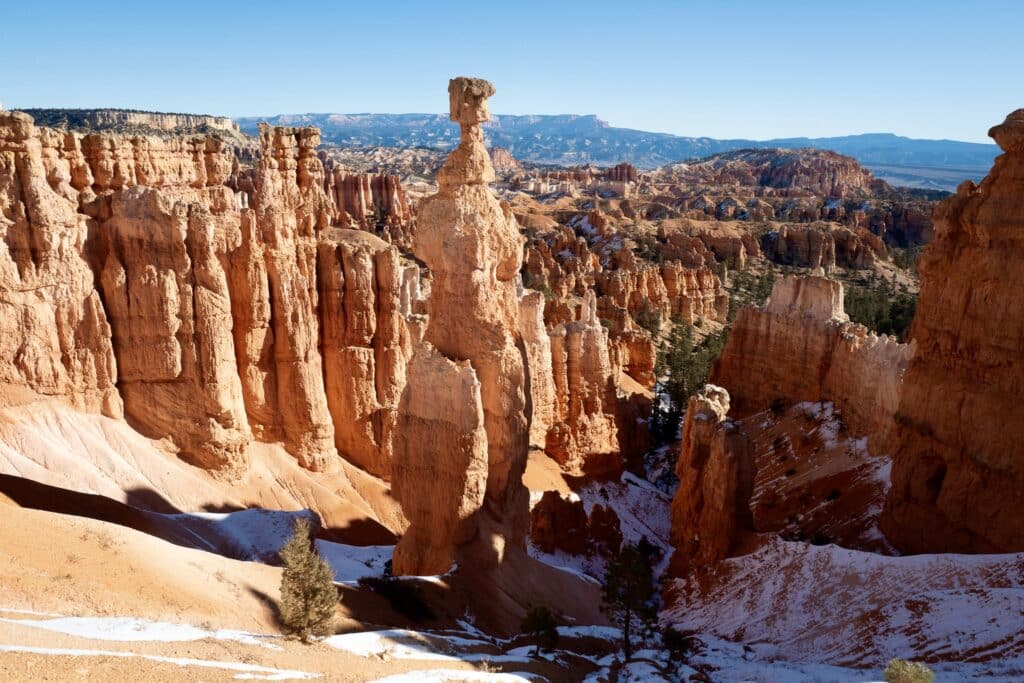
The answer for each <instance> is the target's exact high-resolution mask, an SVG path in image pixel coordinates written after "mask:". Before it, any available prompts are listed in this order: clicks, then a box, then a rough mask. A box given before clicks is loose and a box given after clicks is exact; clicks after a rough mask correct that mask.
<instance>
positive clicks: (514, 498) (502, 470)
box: [393, 78, 529, 574]
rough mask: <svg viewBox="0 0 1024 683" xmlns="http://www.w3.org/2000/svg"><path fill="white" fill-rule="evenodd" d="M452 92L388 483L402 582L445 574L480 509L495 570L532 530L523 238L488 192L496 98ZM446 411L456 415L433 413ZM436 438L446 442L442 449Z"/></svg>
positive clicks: (420, 217) (488, 89)
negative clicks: (426, 287)
mask: <svg viewBox="0 0 1024 683" xmlns="http://www.w3.org/2000/svg"><path fill="white" fill-rule="evenodd" d="M448 92H449V99H450V108H451V118H452V120H453V121H456V122H458V123H459V125H460V127H461V130H462V134H461V142H460V144H459V147H458V148H457V149H456V150H455V151H454V152H452V154H451V156H449V158H448V160H447V161H446V162H445V164H444V166H443V167H442V168H441V170H440V171H439V172H438V175H437V179H438V184H439V188H440V189H439V191H438V193H437V194H436V195H434V196H432V197H430V198H429V199H427V200H425V201H424V202H423V203H422V204H421V206H420V207H419V210H418V213H417V232H416V237H415V252H416V255H417V256H418V257H419V258H420V259H421V260H422V261H423V262H424V263H426V264H427V266H428V267H429V268H430V271H431V274H432V276H433V283H432V291H431V296H430V300H429V302H428V306H427V310H428V313H429V322H428V323H427V328H426V330H425V332H424V341H423V344H422V345H421V346H419V347H417V349H416V351H415V354H414V356H413V360H412V362H411V365H410V381H409V382H408V383H407V385H406V388H405V392H404V394H403V396H402V399H401V401H400V404H399V409H398V410H399V418H398V419H399V430H400V432H401V433H402V436H400V437H399V440H398V442H397V443H396V448H395V456H394V464H393V482H394V491H395V494H396V496H397V497H398V499H399V501H400V502H401V503H402V508H403V510H404V511H405V514H406V516H407V517H408V518H409V522H410V530H409V532H408V533H407V534H406V535H405V536H403V538H402V540H401V542H400V543H399V545H398V547H397V548H396V550H395V557H394V571H395V572H396V573H399V574H434V573H438V572H443V571H446V570H447V569H448V567H449V565H450V563H451V559H452V557H453V553H454V550H455V548H456V547H457V546H458V545H460V544H462V543H464V542H466V541H468V540H469V538H468V536H469V535H470V534H471V532H472V530H473V522H472V518H473V517H474V516H480V511H481V509H483V508H486V513H485V514H486V515H489V516H490V518H491V519H492V520H495V521H496V524H498V525H499V526H500V527H501V532H500V534H499V535H500V536H502V537H503V539H504V540H502V541H499V542H497V543H496V544H495V545H494V552H495V556H496V557H495V559H500V553H501V548H503V547H504V543H506V542H512V543H515V544H519V545H521V544H523V543H524V538H525V532H526V527H527V525H528V516H527V506H528V494H527V491H526V489H525V487H524V486H523V485H522V473H523V470H524V469H525V466H526V454H527V449H528V446H529V425H528V418H527V414H526V406H527V402H526V375H525V362H524V349H523V348H522V342H521V341H520V333H519V306H520V304H519V291H518V289H519V286H518V281H519V277H518V275H519V269H520V266H521V265H522V249H523V238H522V237H521V236H520V234H519V229H518V226H517V224H516V221H515V218H514V217H513V216H512V213H511V210H510V209H509V207H508V205H506V204H502V203H499V202H498V200H497V199H496V198H495V197H494V194H493V193H492V191H491V189H490V188H489V187H488V186H487V184H488V183H489V182H491V181H493V180H494V169H493V167H492V166H491V160H490V156H489V155H488V153H487V149H486V147H485V146H484V142H483V131H482V130H481V128H480V124H481V123H482V122H483V121H486V120H487V119H488V117H489V113H488V110H487V98H488V97H490V96H491V95H492V94H493V93H494V87H493V86H492V85H491V84H490V83H488V82H487V81H484V80H481V79H473V78H456V79H453V80H452V81H451V82H450V83H449V88H448ZM426 358H430V359H432V362H431V363H430V364H429V368H430V375H431V381H429V382H424V381H418V380H417V381H413V380H412V373H413V371H414V370H417V372H418V368H420V367H421V366H422V367H427V366H426V361H425V360H424V359H426ZM471 380H472V381H471ZM454 404H461V407H459V408H454V407H451V408H450V409H449V410H440V409H438V408H434V407H433V406H454ZM475 405H478V406H479V411H477V410H474V406H475ZM426 406H431V408H430V410H427V408H426ZM463 412H465V413H466V415H463V414H462V413H463ZM428 413H429V414H428ZM477 414H482V416H483V427H484V434H485V438H484V443H485V445H486V453H487V465H486V467H485V468H483V467H479V466H478V463H479V448H480V445H481V440H480V432H479V430H478V429H477V427H476V422H475V421H474V420H473V419H472V418H473V416H474V415H477ZM439 432H446V433H450V434H451V435H453V436H452V438H450V439H446V440H444V441H441V440H438V439H437V434H438V433H439ZM453 440H454V442H452V441H453ZM461 472H468V473H470V474H471V475H472V476H469V475H463V474H460V473H461ZM481 490H483V491H485V492H486V493H485V495H484V496H483V497H481V496H480V495H479V492H480V491H481ZM428 500H430V501H434V502H433V503H431V504H428V503H427V502H426V501H428ZM437 505H440V506H441V507H442V508H443V509H435V508H436V506H437ZM453 529H456V530H458V531H457V533H453V531H452V530H453ZM463 530H465V531H463ZM428 539H429V540H428Z"/></svg>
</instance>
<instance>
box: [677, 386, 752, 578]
mask: <svg viewBox="0 0 1024 683" xmlns="http://www.w3.org/2000/svg"><path fill="white" fill-rule="evenodd" d="M728 412H729V393H728V392H727V391H726V390H725V389H722V388H721V387H716V386H714V385H710V384H709V385H707V386H705V387H704V388H703V389H701V390H700V392H699V393H697V394H696V395H694V396H691V397H690V401H689V403H688V404H687V406H686V420H685V422H684V423H683V435H682V441H681V445H680V451H679V460H678V461H677V462H676V475H677V476H678V477H679V488H678V489H677V490H676V494H675V497H674V498H673V499H672V545H673V546H674V547H675V549H676V550H675V553H674V554H673V556H672V572H673V574H675V575H677V576H680V575H682V574H684V573H685V572H686V570H687V569H688V568H690V567H699V566H704V565H708V564H711V563H714V562H717V561H718V560H721V559H724V558H725V557H726V556H727V555H728V554H729V552H730V551H731V550H732V549H733V547H734V546H735V544H736V542H737V541H738V540H739V536H740V533H741V532H742V531H743V530H744V529H747V530H750V529H752V528H753V520H752V519H751V515H750V508H749V500H750V496H751V494H752V492H753V486H754V476H755V472H754V460H753V453H752V451H751V448H750V443H749V441H748V440H747V438H746V436H745V435H743V434H742V433H741V432H738V431H736V430H734V429H733V427H732V425H730V423H729V422H728V420H727V419H726V415H727V413H728Z"/></svg>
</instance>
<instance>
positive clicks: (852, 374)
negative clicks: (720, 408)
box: [710, 276, 913, 454]
mask: <svg viewBox="0 0 1024 683" xmlns="http://www.w3.org/2000/svg"><path fill="white" fill-rule="evenodd" d="M912 356H913V344H900V343H898V342H897V341H896V340H895V339H893V338H890V337H887V336H885V335H882V336H880V337H879V336H877V335H875V334H873V333H870V332H868V331H867V329H866V328H865V327H863V326H862V325H858V324H856V323H851V322H849V317H848V316H847V315H846V313H845V312H844V311H843V286H842V284H841V283H839V282H836V281H832V280H828V279H826V278H823V277H818V276H809V277H803V278H801V277H796V276H788V277H785V278H782V279H780V280H777V281H776V283H775V287H774V288H773V290H772V294H771V296H770V297H769V299H768V301H767V303H766V304H765V306H764V307H763V308H752V307H747V308H744V309H741V310H740V312H739V314H738V315H737V316H736V320H735V322H734V323H733V329H732V332H731V333H730V334H729V341H728V343H727V344H726V347H725V350H724V351H723V352H722V355H721V356H720V357H719V359H718V361H717V362H716V363H715V365H714V367H713V368H712V371H711V376H710V380H711V381H712V382H713V383H714V384H717V385H719V386H723V387H725V388H727V389H728V390H729V392H730V395H731V397H732V405H733V409H734V411H735V412H736V414H738V415H739V416H745V415H749V414H750V413H753V412H757V411H759V410H765V409H766V408H768V407H770V406H771V405H772V404H773V402H776V401H777V400H781V401H782V402H798V401H820V400H831V401H833V402H835V403H836V405H837V406H838V407H839V408H840V410H841V411H842V413H843V415H844V416H845V419H846V422H847V424H848V425H849V427H850V429H851V430H852V431H854V432H855V433H859V434H864V435H868V436H869V437H870V442H871V450H872V452H874V453H879V454H881V453H889V452H891V449H892V446H893V444H892V441H891V437H892V433H893V426H894V424H895V422H894V418H895V415H896V412H897V408H898V405H899V401H900V386H901V382H902V378H903V372H904V370H905V369H906V366H907V363H908V362H909V360H910V358H911V357H912Z"/></svg>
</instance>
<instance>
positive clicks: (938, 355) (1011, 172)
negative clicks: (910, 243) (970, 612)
mask: <svg viewBox="0 0 1024 683" xmlns="http://www.w3.org/2000/svg"><path fill="white" fill-rule="evenodd" d="M989 135H991V136H992V137H993V138H994V139H995V141H996V142H997V143H998V144H999V146H1000V147H1001V148H1002V149H1003V150H1004V152H1005V154H1002V155H1000V156H999V157H997V158H996V160H995V164H994V165H993V167H992V170H991V171H989V174H988V176H987V177H986V178H985V179H984V180H983V181H982V182H981V185H977V186H976V185H975V184H974V183H973V182H971V181H966V182H964V183H963V184H961V185H960V187H959V188H958V190H957V193H956V194H955V195H953V196H952V197H949V198H947V199H946V200H944V201H943V202H942V203H940V204H939V205H938V206H937V207H936V209H935V214H934V217H933V219H934V223H935V240H934V241H933V242H932V243H931V244H929V245H928V246H927V248H926V249H925V251H924V254H923V255H922V256H921V259H920V260H919V261H918V269H919V271H920V273H921V294H920V297H919V299H918V306H917V313H916V315H915V317H914V323H913V326H912V328H911V338H912V339H913V340H914V342H915V343H916V344H917V349H918V351H917V355H916V356H915V357H914V359H913V361H911V363H910V366H909V368H908V369H907V373H906V378H905V381H904V386H903V393H902V397H901V399H900V404H899V413H898V416H897V420H898V428H897V434H896V441H897V442H898V445H897V448H896V452H895V457H894V462H893V468H892V489H891V490H890V492H889V499H888V501H887V503H886V508H885V512H884V514H883V517H882V528H883V530H884V531H885V532H886V534H887V535H888V536H889V538H890V540H891V541H892V542H893V543H894V544H895V545H896V546H897V547H898V548H899V549H900V550H902V551H905V552H982V553H993V552H997V553H998V552H1020V551H1022V550H1024V497H1022V493H1021V492H1022V491H1024V455H1022V450H1021V446H1020V433H1021V430H1022V428H1024V352H1022V350H1024V308H1022V307H1021V303H1020V292H1021V291H1022V290H1024V265H1022V263H1024V109H1018V110H1017V111H1015V112H1013V113H1011V114H1010V115H1009V116H1007V117H1006V120H1005V121H1004V122H1003V123H1002V124H1000V125H998V126H995V127H993V128H992V129H991V130H990V131H989Z"/></svg>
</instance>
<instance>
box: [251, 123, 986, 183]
mask: <svg viewBox="0 0 1024 683" xmlns="http://www.w3.org/2000/svg"><path fill="white" fill-rule="evenodd" d="M263 120H266V121H268V122H270V123H273V124H275V125H312V126H318V127H319V128H320V129H321V131H322V132H323V139H324V142H325V143H326V144H331V145H338V146H342V147H368V146H387V147H415V146H420V147H435V148H439V149H449V148H451V147H454V146H455V145H456V144H457V143H458V140H459V130H458V126H457V125H455V124H454V123H452V122H451V121H449V120H448V117H447V116H444V115H441V114H284V115H280V116H272V117H267V118H265V119H264V118H259V117H245V118H239V119H237V121H238V123H239V125H240V126H241V128H242V130H243V131H246V132H249V133H255V132H256V129H257V125H258V124H259V122H260V121H263ZM485 126H486V131H487V137H488V143H489V144H490V145H494V146H501V147H507V148H508V149H509V150H510V151H511V152H512V154H513V155H514V156H515V157H517V158H519V159H522V160H524V161H532V162H535V163H541V164H558V165H573V164H586V163H593V164H599V165H601V164H605V165H606V164H616V163H619V162H621V161H628V162H630V163H632V164H634V165H636V166H638V167H640V168H654V167H657V166H661V165H664V164H668V163H672V162H676V161H685V160H687V159H694V158H699V157H705V156H708V155H711V154H716V153H718V152H725V151H729V150H733V149H742V148H749V147H790V148H795V147H816V148H819V149H831V150H834V151H836V152H839V153H841V154H847V155H849V156H852V157H854V158H856V159H857V160H859V161H860V162H861V163H862V164H864V165H865V166H867V167H868V168H871V169H872V170H873V171H874V172H875V174H876V175H878V176H880V177H882V178H885V179H887V180H889V181H890V182H893V183H894V184H898V185H911V186H916V187H927V188H934V189H946V190H951V189H954V188H955V187H956V185H957V184H959V183H960V182H961V181H962V180H964V179H966V178H973V179H975V180H978V179H980V178H981V177H982V176H984V175H985V173H986V172H987V171H988V169H989V167H990V166H991V165H992V159H994V158H995V156H996V155H997V154H998V153H999V149H998V147H996V145H992V144H980V143H973V142H958V141H955V140H916V139H912V138H905V137H900V136H898V135H892V134H890V133H869V134H865V135H847V136H842V137H831V138H782V139H776V140H744V139H735V140H718V139H715V138H696V137H685V136H679V135H670V134H668V133H652V132H648V131H642V130H633V129H630V128H615V127H613V126H610V125H608V123H606V122H605V121H602V120H601V119H599V118H597V117H596V116H593V115H585V116H576V115H557V116H549V115H543V116H541V115H537V116H495V117H494V120H493V121H490V122H488V123H487V124H485Z"/></svg>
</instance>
